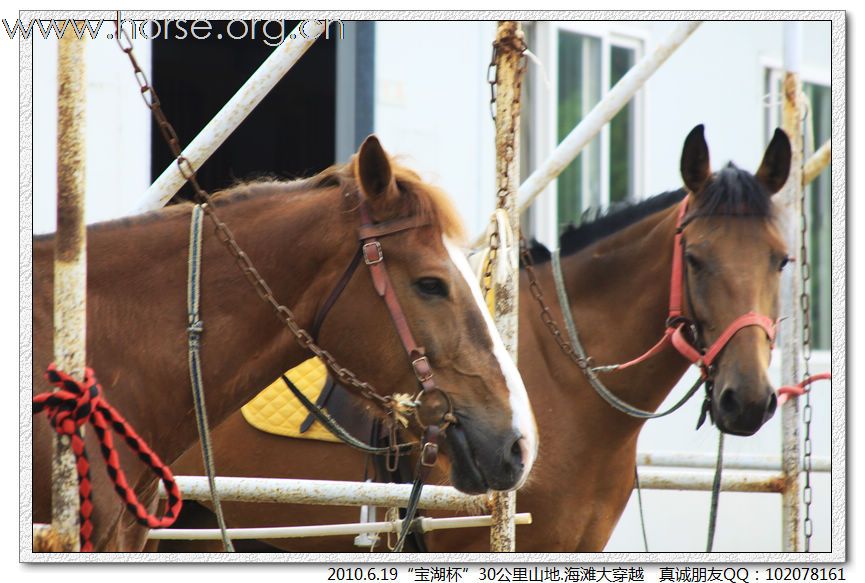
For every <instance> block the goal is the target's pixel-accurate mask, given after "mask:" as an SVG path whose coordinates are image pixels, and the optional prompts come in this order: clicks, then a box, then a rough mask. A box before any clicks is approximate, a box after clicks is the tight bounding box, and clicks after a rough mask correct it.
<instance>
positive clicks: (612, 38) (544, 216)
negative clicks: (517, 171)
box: [529, 21, 650, 248]
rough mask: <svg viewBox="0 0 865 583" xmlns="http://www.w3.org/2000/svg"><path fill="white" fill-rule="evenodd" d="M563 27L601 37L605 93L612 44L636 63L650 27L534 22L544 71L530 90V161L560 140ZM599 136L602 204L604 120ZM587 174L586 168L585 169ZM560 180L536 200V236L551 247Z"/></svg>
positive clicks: (640, 121) (639, 170) (606, 146)
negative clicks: (626, 50) (623, 49)
mask: <svg viewBox="0 0 865 583" xmlns="http://www.w3.org/2000/svg"><path fill="white" fill-rule="evenodd" d="M559 31H565V32H572V33H577V34H580V35H584V36H590V37H594V38H597V39H599V40H600V41H601V87H602V91H601V98H603V97H604V96H605V95H606V94H607V93H608V92H609V86H610V48H611V46H621V47H626V48H629V49H632V50H634V59H635V63H637V62H639V61H640V59H642V57H643V55H644V54H645V50H646V46H647V45H648V42H649V39H650V31H649V30H648V29H645V28H642V27H637V26H633V25H628V24H627V23H621V22H599V21H591V22H585V21H566V22H537V23H536V27H535V37H536V40H535V46H534V47H530V48H532V51H533V52H534V53H535V54H536V55H537V56H538V58H539V60H540V61H541V62H542V63H544V66H545V69H546V71H544V72H541V74H538V75H535V76H534V79H533V82H532V94H533V95H535V96H537V97H536V99H535V100H534V103H533V105H532V111H530V112H529V116H530V122H531V123H532V126H533V127H534V128H536V131H535V138H536V142H535V143H533V144H532V148H531V160H530V163H531V164H530V165H531V167H532V168H537V167H538V166H539V165H540V164H541V163H542V162H543V161H544V160H546V158H547V157H548V156H549V155H550V154H551V153H552V151H553V150H554V149H555V147H556V146H557V145H558V136H557V120H558V70H559V58H558V36H559ZM645 99H646V97H645V95H644V91H640V92H638V93H637V95H636V96H634V99H633V102H634V118H635V121H634V149H635V153H634V184H635V185H637V186H638V187H637V189H636V190H637V193H639V192H640V188H639V185H642V184H643V179H644V175H643V174H644V168H643V162H644V156H643V153H644V147H643V139H644V129H643V126H644V117H645V116H644V111H645V109H644V108H645V103H644V102H645ZM600 139H601V160H600V165H601V205H602V206H606V205H608V204H609V201H610V181H609V172H610V129H609V124H606V125H604V128H603V129H602V130H601V133H600ZM584 175H586V173H584ZM557 202H558V181H557V180H554V181H553V182H552V183H551V184H550V185H549V186H547V187H546V188H545V189H544V190H543V191H542V193H541V195H540V196H539V197H538V198H537V199H536V201H535V203H534V205H533V207H532V208H533V213H532V223H533V224H532V227H533V229H534V236H535V238H536V239H538V240H539V241H540V242H541V243H543V244H544V245H546V246H547V247H549V248H555V247H557V246H558V204H557Z"/></svg>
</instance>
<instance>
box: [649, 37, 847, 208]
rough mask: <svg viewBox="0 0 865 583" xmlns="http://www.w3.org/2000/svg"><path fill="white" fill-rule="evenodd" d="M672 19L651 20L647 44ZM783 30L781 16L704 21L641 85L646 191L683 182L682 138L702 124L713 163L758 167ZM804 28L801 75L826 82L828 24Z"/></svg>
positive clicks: (656, 41) (650, 43)
mask: <svg viewBox="0 0 865 583" xmlns="http://www.w3.org/2000/svg"><path fill="white" fill-rule="evenodd" d="M674 26H675V23H673V22H657V23H651V24H650V25H649V30H650V31H651V37H650V38H651V40H650V42H649V45H648V46H647V47H646V49H647V51H652V50H654V46H653V45H654V44H656V43H658V42H659V41H661V40H663V39H664V38H665V37H666V36H667V35H668V34H669V32H670V31H671V30H672V29H673V28H674ZM782 29H783V24H782V23H781V22H704V23H703V24H702V25H701V26H700V28H698V29H697V31H696V32H695V33H694V34H693V35H692V36H691V38H689V39H688V40H687V41H686V42H685V44H684V45H682V47H681V48H680V49H679V50H678V51H676V52H675V53H674V54H673V55H672V56H671V57H670V58H669V60H668V61H667V62H666V63H665V64H664V65H663V66H662V67H661V68H660V69H659V70H658V72H657V73H655V74H654V75H653V76H652V77H651V78H650V79H649V81H648V82H647V83H646V86H645V88H644V90H643V91H644V94H645V99H646V104H645V112H646V114H645V125H644V128H645V136H646V137H645V145H644V148H645V150H644V152H643V156H644V159H645V165H644V168H645V174H644V177H645V183H644V184H645V189H644V194H645V195H646V196H651V195H652V194H657V193H659V192H663V191H665V190H670V189H671V188H677V187H678V186H679V185H680V184H681V178H680V177H679V158H680V156H681V154H682V144H683V142H684V139H685V136H686V135H688V132H689V131H690V130H691V128H693V127H694V126H695V125H697V124H700V123H702V124H705V125H706V140H707V142H708V144H709V153H710V157H711V160H712V164H713V166H714V168H716V169H717V168H720V167H721V166H722V165H723V164H726V163H727V162H728V161H731V160H732V161H733V162H735V163H736V164H737V165H738V166H740V167H742V168H744V169H746V170H751V171H754V170H756V169H757V166H759V164H760V160H761V159H762V156H763V148H764V144H765V137H764V135H765V134H764V125H763V116H764V113H765V111H764V107H765V106H766V105H764V96H765V88H764V67H765V66H766V65H772V66H780V65H781V56H782V49H783V43H782ZM803 32H804V38H803V47H804V50H803V61H802V65H803V74H804V75H805V76H807V77H809V78H812V79H815V80H818V79H823V80H825V81H826V82H828V78H829V72H830V63H831V55H830V51H831V44H830V40H831V36H830V35H831V28H830V23H829V22H808V23H805V24H804V26H803Z"/></svg>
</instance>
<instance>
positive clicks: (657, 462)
mask: <svg viewBox="0 0 865 583" xmlns="http://www.w3.org/2000/svg"><path fill="white" fill-rule="evenodd" d="M716 463H717V456H716V455H715V454H713V453H696V452H678V451H677V452H658V453H646V452H640V453H638V454H637V464H638V465H640V466H653V467H656V468H664V467H666V468H704V469H714V468H715V464H716ZM811 468H812V470H813V471H815V472H829V471H830V470H831V463H830V462H829V458H828V457H813V458H812V462H811ZM724 469H725V470H765V471H774V472H780V471H781V456H780V455H762V454H748V453H729V454H725V455H724Z"/></svg>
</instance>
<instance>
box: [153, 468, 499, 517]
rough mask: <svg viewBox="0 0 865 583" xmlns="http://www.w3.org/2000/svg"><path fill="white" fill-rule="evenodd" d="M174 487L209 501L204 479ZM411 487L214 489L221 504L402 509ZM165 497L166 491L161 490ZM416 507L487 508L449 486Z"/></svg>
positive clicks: (227, 485) (232, 484)
mask: <svg viewBox="0 0 865 583" xmlns="http://www.w3.org/2000/svg"><path fill="white" fill-rule="evenodd" d="M176 479H177V486H178V487H179V488H180V492H181V493H182V494H183V498H184V499H186V500H210V487H209V484H208V482H207V478H206V477H204V476H177V477H176ZM411 487H412V485H411V484H380V483H377V482H339V481H335V480H285V479H278V478H232V477H222V476H218V477H217V478H216V488H217V490H218V491H219V497H220V499H222V501H223V502H266V503H274V504H280V503H283V504H284V503H291V504H326V505H329V506H362V505H364V504H368V505H370V506H380V507H397V508H399V507H402V506H405V503H406V501H407V500H408V498H409V494H410V492H411ZM160 494H161V495H162V496H163V497H164V496H165V492H164V491H160ZM418 507H419V508H422V509H427V510H459V511H462V512H477V511H478V510H479V509H481V510H487V509H488V498H487V496H483V495H482V496H470V495H468V494H463V493H462V492H460V491H458V490H456V489H455V488H451V487H449V486H433V485H429V486H424V488H423V492H422V493H421V497H420V502H418Z"/></svg>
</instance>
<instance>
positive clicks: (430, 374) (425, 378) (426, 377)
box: [411, 356, 433, 383]
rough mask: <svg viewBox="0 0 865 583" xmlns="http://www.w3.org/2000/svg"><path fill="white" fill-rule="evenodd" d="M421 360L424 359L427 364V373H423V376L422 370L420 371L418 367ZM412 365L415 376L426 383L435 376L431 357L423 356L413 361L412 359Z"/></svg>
mask: <svg viewBox="0 0 865 583" xmlns="http://www.w3.org/2000/svg"><path fill="white" fill-rule="evenodd" d="M420 361H424V363H425V364H426V368H427V374H426V375H423V376H422V375H421V373H420V372H418V369H417V365H418V363H419V362H420ZM411 367H412V369H414V376H415V377H416V378H417V380H418V381H420V382H422V383H425V382H427V381H428V380H430V379H431V378H433V372H432V367H431V366H430V364H429V359H428V358H427V357H426V356H421V357H420V358H416V359H414V360H413V361H411Z"/></svg>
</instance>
